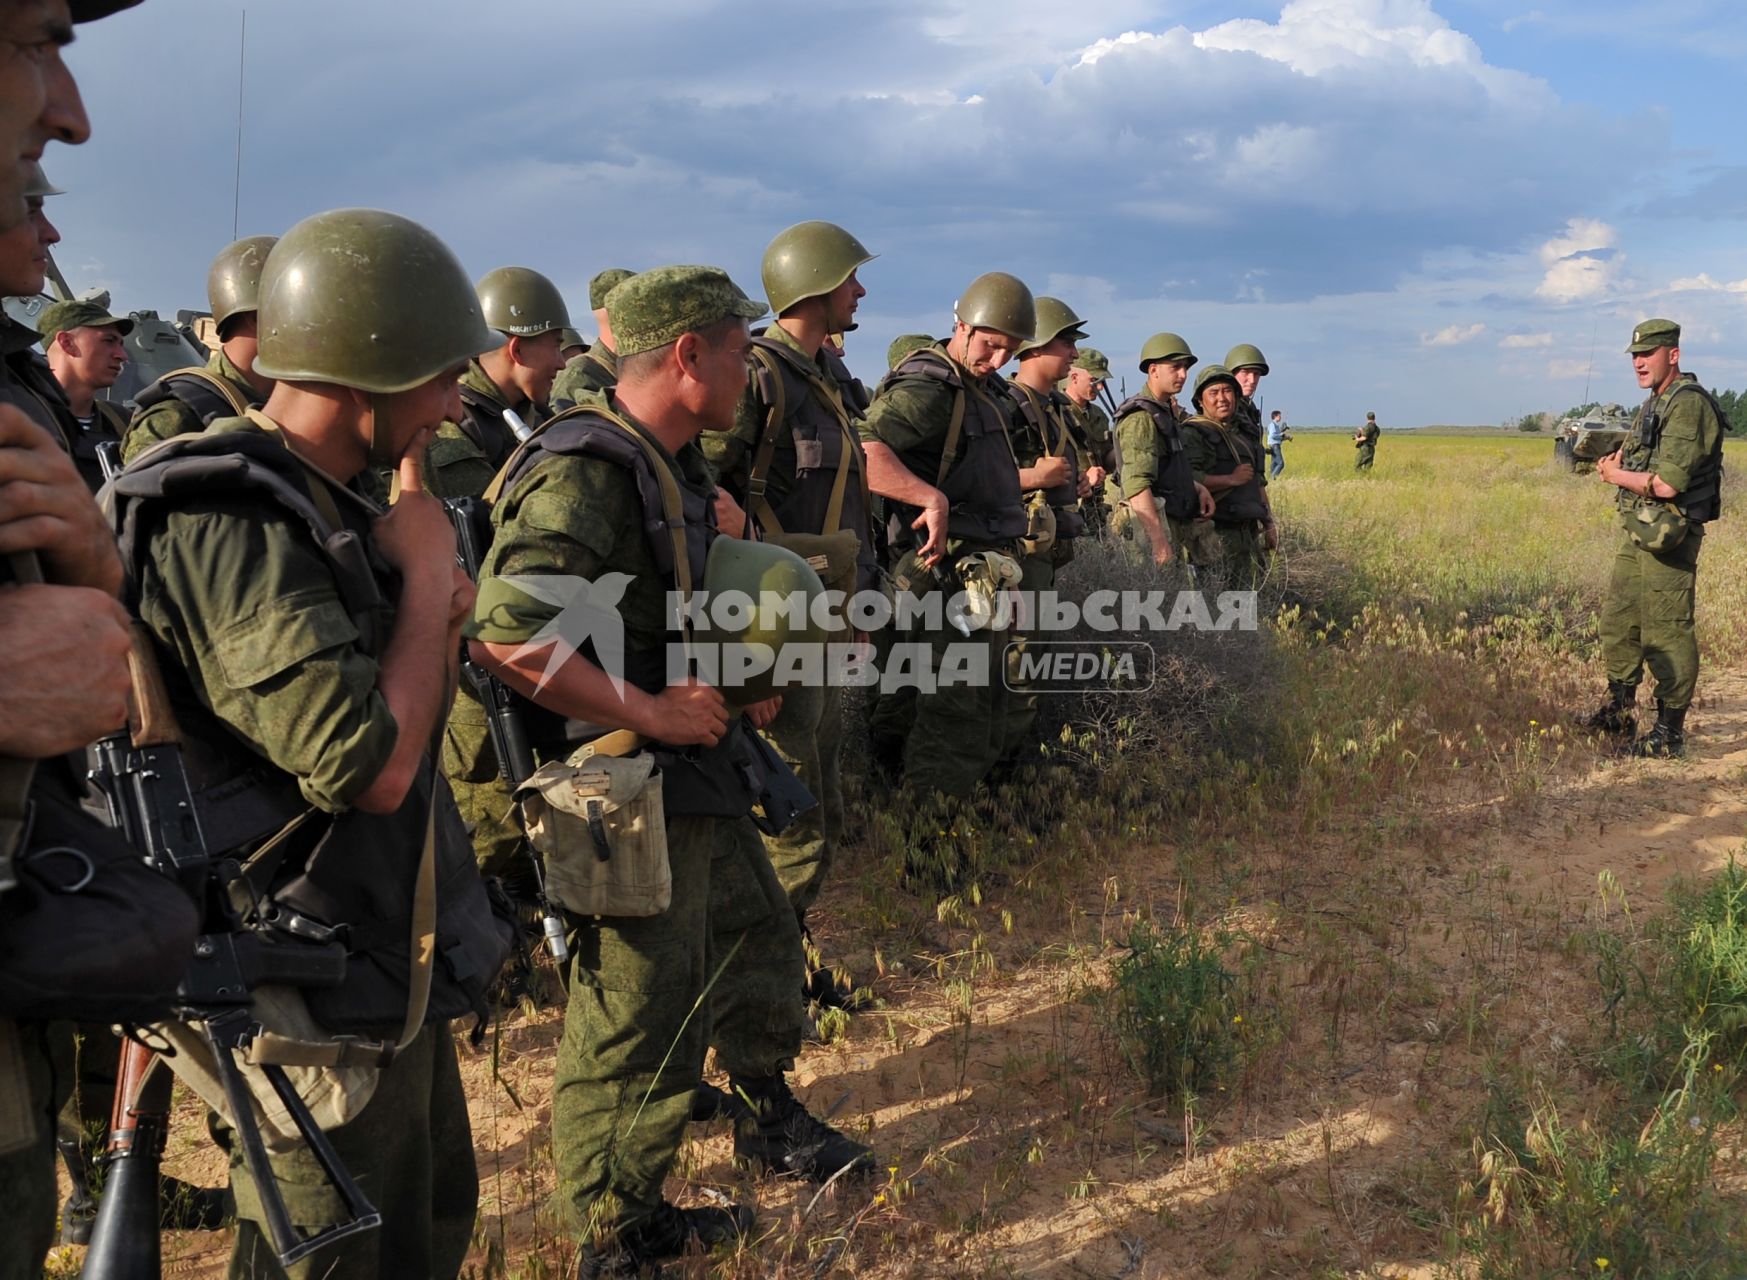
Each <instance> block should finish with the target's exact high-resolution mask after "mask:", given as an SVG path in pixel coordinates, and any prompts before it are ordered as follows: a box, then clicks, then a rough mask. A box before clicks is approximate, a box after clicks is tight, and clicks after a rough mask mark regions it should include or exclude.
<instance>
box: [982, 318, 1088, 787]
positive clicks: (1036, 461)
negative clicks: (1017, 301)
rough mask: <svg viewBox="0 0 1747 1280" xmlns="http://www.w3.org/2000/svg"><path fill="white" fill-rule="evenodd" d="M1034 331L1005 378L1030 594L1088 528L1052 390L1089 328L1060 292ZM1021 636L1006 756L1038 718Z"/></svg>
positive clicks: (1065, 423) (1011, 677) (1068, 411)
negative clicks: (1023, 512) (1015, 368)
mask: <svg viewBox="0 0 1747 1280" xmlns="http://www.w3.org/2000/svg"><path fill="white" fill-rule="evenodd" d="M1036 309H1037V332H1036V334H1035V335H1034V336H1033V337H1032V338H1031V340H1030V341H1028V342H1024V343H1021V344H1020V347H1019V369H1018V372H1017V373H1015V374H1014V376H1013V378H1012V380H1011V381H1009V382H1008V383H1007V388H1006V390H1007V395H1008V397H1009V400H1010V404H1009V406H1008V408H1009V417H1008V419H1007V438H1008V440H1009V441H1010V443H1011V444H1012V447H1013V460H1014V462H1016V463H1017V464H1018V466H1019V488H1020V490H1021V492H1023V493H1024V495H1025V502H1026V518H1027V520H1028V521H1029V522H1030V528H1029V529H1028V530H1027V532H1026V536H1025V538H1024V539H1022V540H1021V543H1020V549H1021V550H1022V551H1023V552H1024V556H1023V558H1022V559H1021V561H1020V579H1019V589H1020V590H1021V591H1022V592H1030V593H1032V595H1031V598H1032V599H1033V600H1035V599H1036V598H1037V597H1038V596H1039V595H1040V594H1041V593H1043V592H1045V591H1049V590H1051V589H1052V588H1053V587H1054V586H1055V578H1056V571H1057V570H1058V569H1060V568H1061V567H1062V566H1063V565H1065V564H1067V563H1068V561H1069V560H1071V559H1073V556H1074V540H1075V539H1076V538H1078V537H1079V536H1080V535H1081V534H1083V533H1084V532H1085V531H1086V522H1085V519H1084V518H1083V517H1082V516H1081V515H1080V495H1081V494H1082V493H1084V492H1086V491H1087V489H1088V486H1087V484H1086V483H1085V482H1084V478H1083V477H1082V476H1081V474H1080V468H1079V455H1078V448H1077V445H1076V443H1075V440H1074V432H1073V428H1072V426H1071V425H1070V424H1071V421H1072V414H1073V404H1072V402H1071V401H1070V400H1069V399H1068V398H1067V397H1066V396H1065V395H1063V394H1062V393H1061V392H1060V391H1057V390H1056V384H1057V383H1058V382H1060V381H1062V380H1063V379H1064V378H1066V377H1067V376H1068V370H1069V369H1070V368H1072V366H1073V362H1074V357H1075V356H1077V355H1078V354H1079V349H1078V347H1077V346H1076V345H1075V344H1076V343H1078V342H1079V340H1080V339H1081V338H1083V337H1085V336H1086V331H1085V322H1084V321H1083V320H1081V319H1080V317H1079V316H1078V315H1076V314H1074V310H1073V308H1072V307H1070V306H1068V305H1067V303H1065V302H1063V301H1062V300H1061V299H1060V298H1051V297H1047V296H1045V297H1041V298H1038V299H1037V300H1036ZM1015 632H1016V634H1017V635H1018V639H1017V640H1016V641H1015V643H1014V644H1013V645H1012V646H1011V647H1010V648H1009V650H1008V653H1007V659H1008V661H1007V684H1008V686H1009V696H1008V699H1007V730H1006V744H1005V747H1004V749H1003V753H1002V754H1003V756H1004V757H1005V759H1006V760H1007V761H1008V762H1013V761H1015V760H1016V759H1017V758H1018V757H1019V755H1020V754H1021V749H1022V747H1023V745H1024V743H1025V740H1026V738H1027V737H1028V736H1029V735H1030V733H1031V726H1032V724H1033V723H1035V722H1036V720H1037V695H1036V694H1035V693H1032V692H1030V691H1029V689H1028V687H1027V684H1028V682H1026V681H1025V680H1024V679H1023V677H1022V672H1023V665H1022V657H1023V654H1024V652H1025V647H1026V645H1025V636H1026V635H1027V634H1028V633H1029V629H1028V628H1018V627H1016V628H1015Z"/></svg>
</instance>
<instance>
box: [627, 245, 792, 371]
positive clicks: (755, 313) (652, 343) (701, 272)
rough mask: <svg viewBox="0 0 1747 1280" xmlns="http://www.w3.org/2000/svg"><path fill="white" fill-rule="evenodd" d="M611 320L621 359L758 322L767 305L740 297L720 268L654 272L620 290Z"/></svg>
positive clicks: (659, 269) (674, 268) (641, 274)
mask: <svg viewBox="0 0 1747 1280" xmlns="http://www.w3.org/2000/svg"><path fill="white" fill-rule="evenodd" d="M606 307H607V320H608V322H609V323H610V324H611V325H612V326H613V341H614V345H615V346H616V347H617V348H618V353H619V357H620V359H623V358H625V357H626V356H634V355H639V354H641V353H642V352H645V351H654V350H656V349H657V348H660V347H665V346H666V345H667V344H668V343H670V342H677V341H679V339H680V337H681V335H683V334H687V333H696V332H698V331H699V330H700V329H707V328H709V327H710V326H711V325H713V324H715V323H717V322H718V321H720V320H726V319H728V318H729V317H731V316H738V317H739V318H740V319H742V320H756V319H758V317H760V316H762V315H763V314H764V313H765V305H764V303H762V302H755V301H754V300H753V299H751V298H748V297H747V296H746V295H745V294H744V293H743V292H741V289H740V286H739V285H737V284H735V283H734V282H733V281H732V280H730V279H729V278H728V273H727V272H726V271H723V270H722V269H721V268H720V267H699V266H672V267H655V268H652V269H651V270H648V271H643V272H639V273H638V274H636V275H634V276H632V277H630V278H629V279H628V280H625V281H623V282H622V283H620V284H619V285H617V286H615V287H614V289H613V291H612V292H611V293H609V294H608V295H607V297H606Z"/></svg>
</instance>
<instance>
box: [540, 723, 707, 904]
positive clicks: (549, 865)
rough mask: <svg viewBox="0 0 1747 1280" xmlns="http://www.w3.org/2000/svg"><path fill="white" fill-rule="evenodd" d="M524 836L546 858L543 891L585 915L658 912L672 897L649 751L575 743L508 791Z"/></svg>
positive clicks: (656, 782)
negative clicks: (619, 752)
mask: <svg viewBox="0 0 1747 1280" xmlns="http://www.w3.org/2000/svg"><path fill="white" fill-rule="evenodd" d="M516 800H517V802H518V803H519V804H520V806H521V812H522V826H523V829H524V830H525V831H527V833H528V841H529V843H530V844H532V845H533V846H534V848H535V849H536V850H537V851H538V852H539V853H540V854H541V856H542V857H544V858H545V860H546V891H547V893H548V894H550V895H551V897H552V899H553V901H555V902H557V903H558V904H559V905H560V906H562V907H564V908H565V909H566V910H568V911H572V912H575V913H576V914H577V915H585V916H620V917H629V918H636V917H643V916H656V915H660V914H661V913H662V912H663V911H666V910H667V908H668V907H669V906H670V905H671V904H672V902H673V868H672V865H671V864H670V862H669V860H668V856H667V817H666V814H665V812H664V811H663V809H662V795H661V773H660V771H659V770H658V769H656V767H655V757H654V756H653V755H652V754H650V753H649V752H647V751H645V752H641V753H639V754H637V755H634V756H603V755H596V754H594V749H593V747H591V746H587V745H585V746H583V747H581V748H580V749H579V750H577V751H576V752H574V753H572V755H571V756H570V757H569V758H568V759H566V760H561V761H559V760H555V761H553V762H551V763H550V764H546V765H543V766H541V767H540V768H539V769H537V770H535V772H534V773H533V774H532V775H530V776H529V778H528V780H527V781H526V782H524V783H522V785H521V786H519V787H517V788H516Z"/></svg>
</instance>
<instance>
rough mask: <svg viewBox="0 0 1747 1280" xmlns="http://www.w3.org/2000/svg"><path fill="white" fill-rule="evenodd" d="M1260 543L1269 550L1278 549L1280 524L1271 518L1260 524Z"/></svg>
mask: <svg viewBox="0 0 1747 1280" xmlns="http://www.w3.org/2000/svg"><path fill="white" fill-rule="evenodd" d="M1262 545H1263V546H1264V547H1266V548H1267V549H1268V550H1270V551H1278V550H1279V549H1280V526H1279V525H1277V524H1275V523H1274V522H1273V521H1272V520H1270V521H1268V523H1267V524H1265V525H1263V526H1262Z"/></svg>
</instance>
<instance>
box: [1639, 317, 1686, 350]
mask: <svg viewBox="0 0 1747 1280" xmlns="http://www.w3.org/2000/svg"><path fill="white" fill-rule="evenodd" d="M1679 345H1680V326H1679V325H1677V324H1676V323H1674V321H1672V320H1644V321H1640V322H1639V324H1638V327H1637V328H1636V329H1633V330H1632V345H1631V346H1629V347H1627V348H1626V354H1627V355H1629V356H1641V355H1643V354H1644V353H1645V352H1646V351H1654V350H1656V348H1657V347H1678V346H1679Z"/></svg>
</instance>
